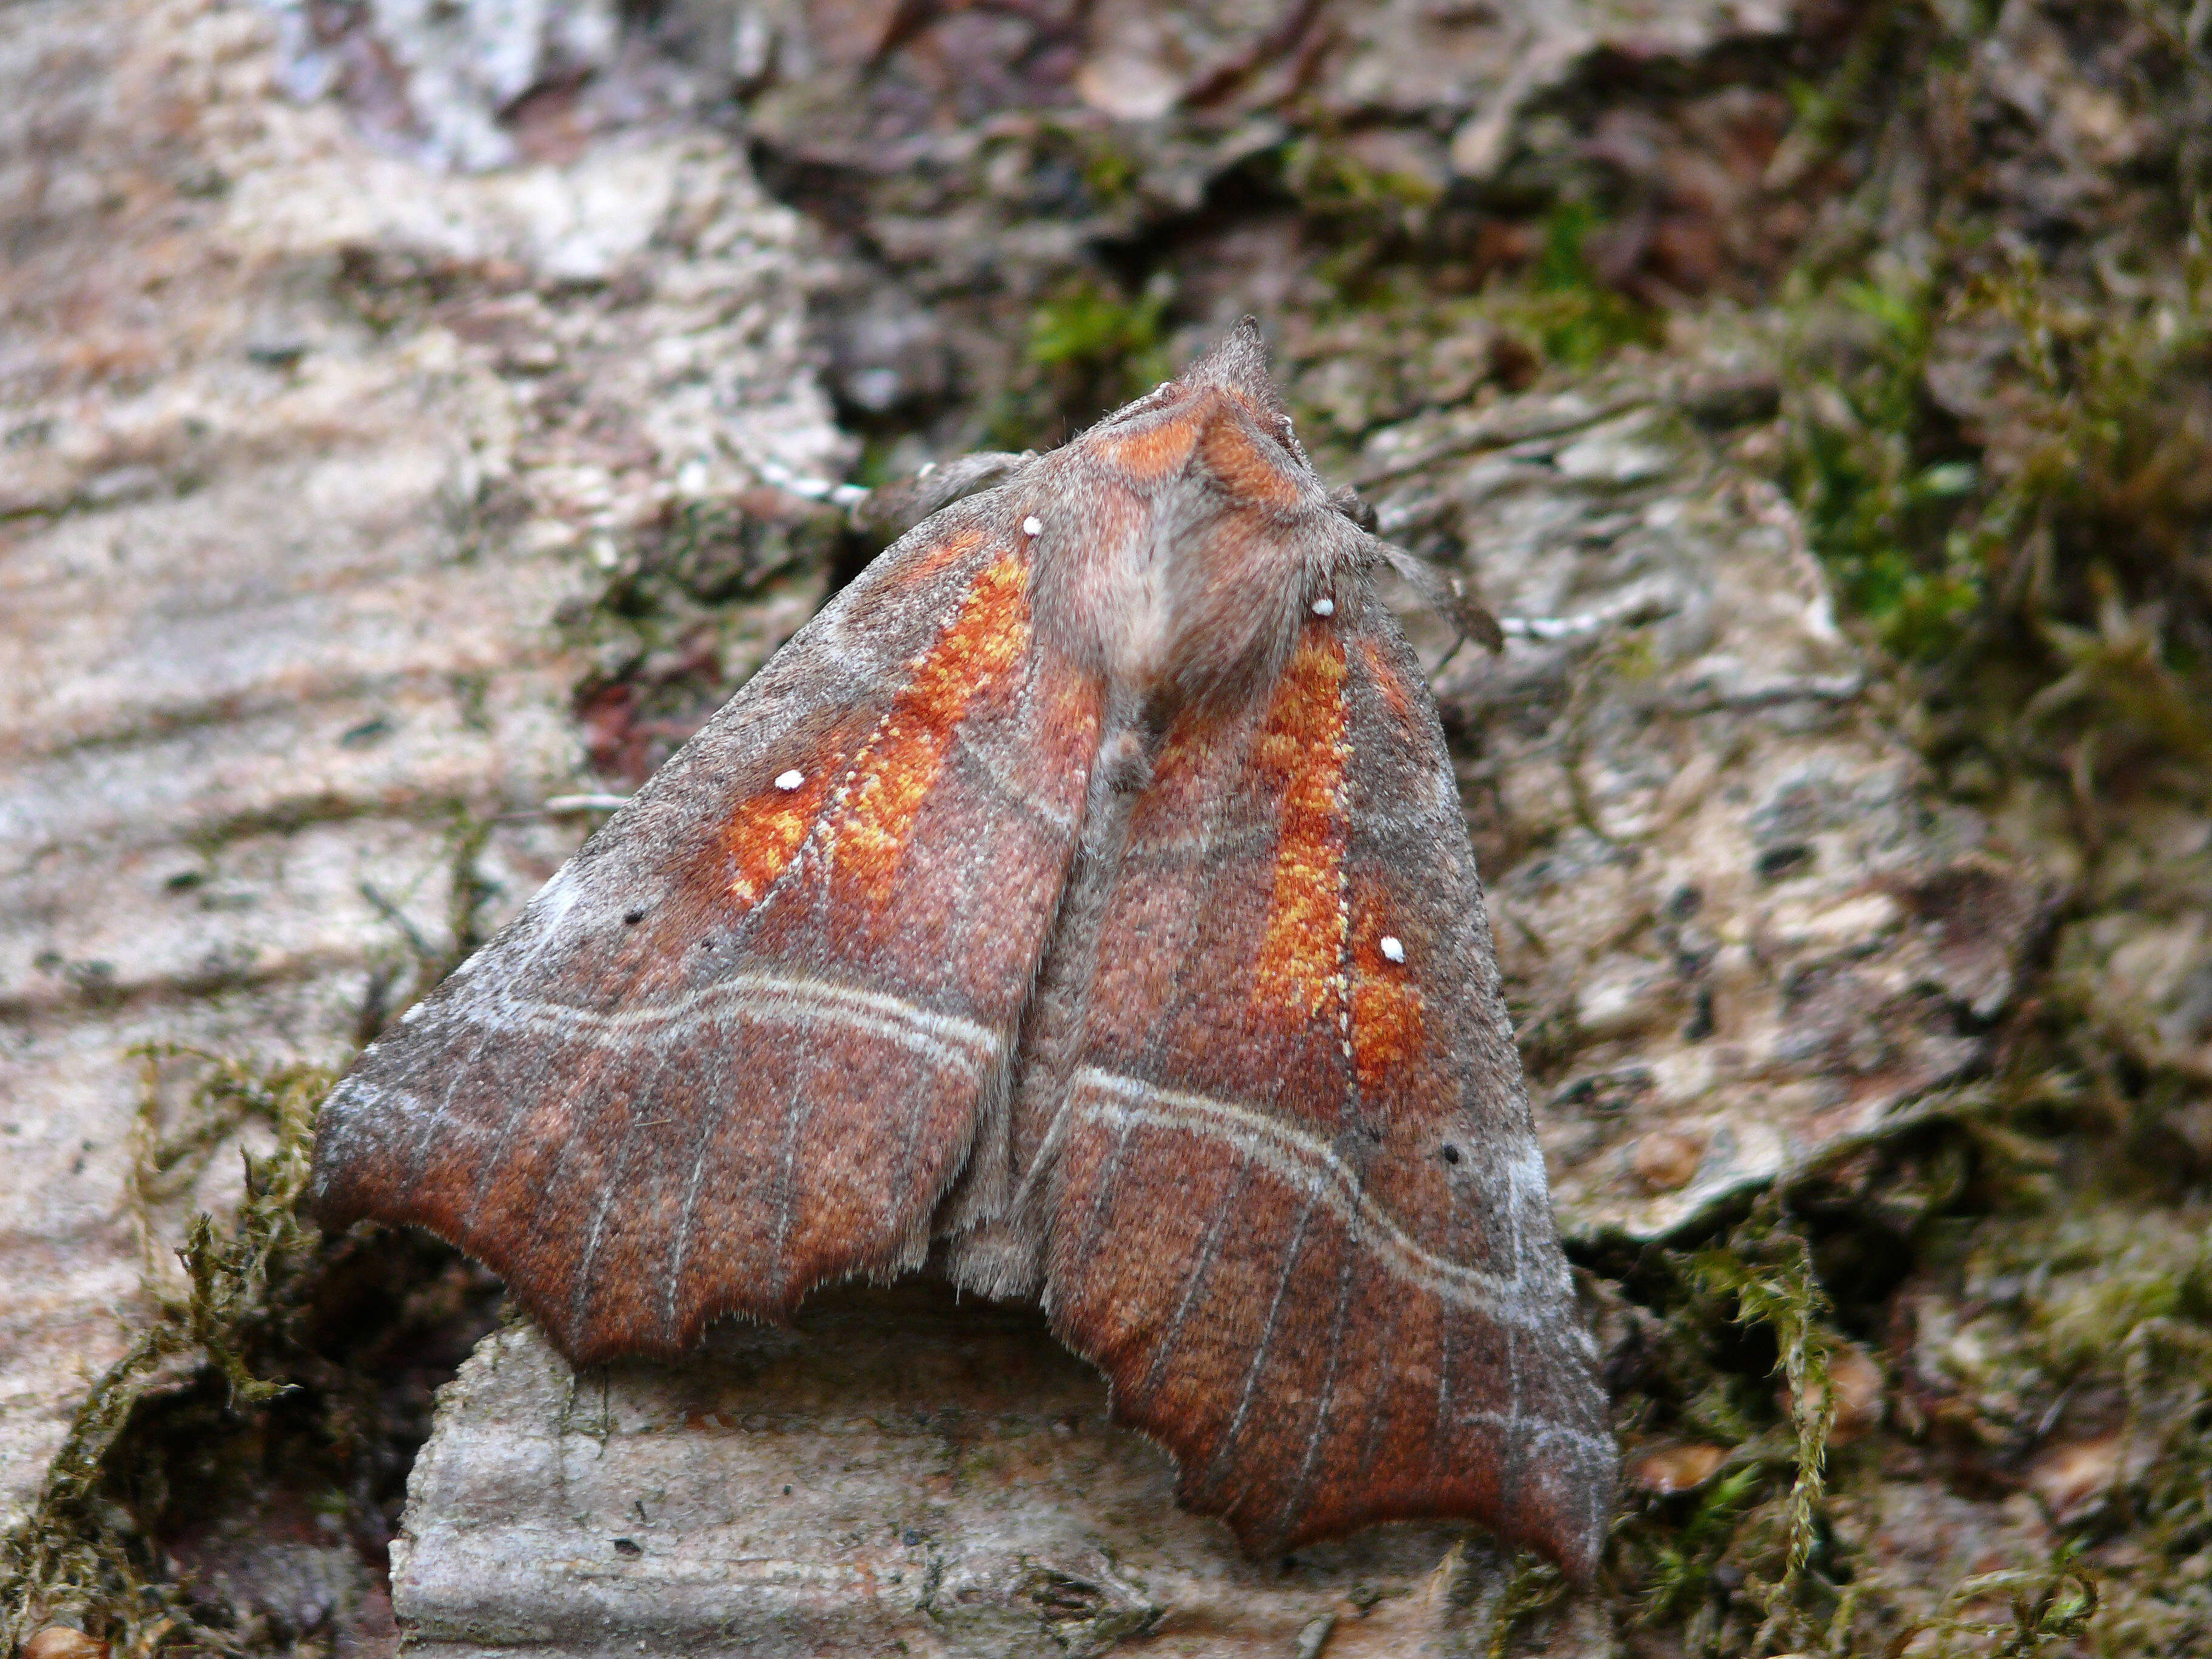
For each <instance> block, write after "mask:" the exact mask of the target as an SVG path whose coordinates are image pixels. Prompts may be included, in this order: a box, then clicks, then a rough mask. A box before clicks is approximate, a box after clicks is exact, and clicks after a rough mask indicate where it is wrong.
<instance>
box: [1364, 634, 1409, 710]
mask: <svg viewBox="0 0 2212 1659" xmlns="http://www.w3.org/2000/svg"><path fill="white" fill-rule="evenodd" d="M1359 654H1360V655H1361V656H1362V657H1363V658H1364V659H1365V660H1366V665H1367V677H1368V678H1370V679H1371V680H1373V681H1374V682H1375V689H1376V690H1377V691H1380V692H1381V693H1382V694H1383V702H1384V703H1385V704H1386V705H1387V706H1388V707H1389V710H1390V713H1391V714H1392V715H1393V716H1394V717H1395V719H1396V720H1397V721H1398V724H1399V725H1401V726H1405V727H1406V728H1407V730H1409V731H1410V730H1412V729H1413V727H1414V726H1415V724H1416V722H1415V720H1414V716H1413V698H1412V697H1411V696H1409V695H1407V690H1406V683H1405V682H1404V681H1403V680H1401V679H1400V678H1398V671H1397V670H1396V669H1395V668H1393V667H1392V666H1391V665H1389V662H1387V661H1385V660H1384V659H1383V651H1382V647H1379V646H1377V645H1376V643H1375V641H1372V640H1368V639H1363V640H1361V641H1359Z"/></svg>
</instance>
